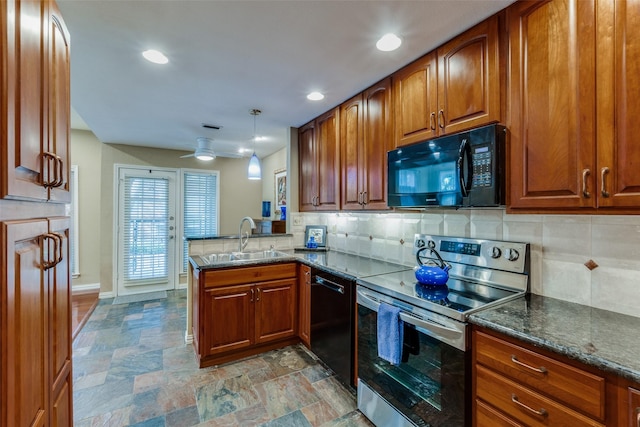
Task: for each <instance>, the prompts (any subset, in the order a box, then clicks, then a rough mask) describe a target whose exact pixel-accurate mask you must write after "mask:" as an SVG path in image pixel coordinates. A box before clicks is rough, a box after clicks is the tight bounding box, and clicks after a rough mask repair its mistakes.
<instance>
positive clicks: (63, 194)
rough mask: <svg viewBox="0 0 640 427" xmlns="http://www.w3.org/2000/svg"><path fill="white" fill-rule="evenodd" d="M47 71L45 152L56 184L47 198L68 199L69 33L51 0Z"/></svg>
mask: <svg viewBox="0 0 640 427" xmlns="http://www.w3.org/2000/svg"><path fill="white" fill-rule="evenodd" d="M48 23H49V34H48V37H49V67H48V70H49V73H48V93H49V96H48V102H49V104H48V114H47V117H48V143H49V144H48V146H49V148H48V151H49V152H51V153H54V154H55V156H56V158H57V159H58V160H57V161H56V162H55V166H54V167H55V168H56V169H55V171H56V172H55V173H54V177H55V178H57V184H56V186H53V187H50V189H49V199H50V200H52V201H58V202H69V201H71V193H70V192H69V171H70V164H69V139H70V136H69V132H70V125H71V118H70V116H71V114H70V109H71V101H70V90H71V89H70V83H69V79H70V65H71V64H70V57H69V32H68V31H67V28H66V26H65V24H64V21H63V20H62V15H61V14H60V11H59V10H58V7H57V6H56V4H55V2H51V3H50V13H49V20H48ZM49 173H50V172H49Z"/></svg>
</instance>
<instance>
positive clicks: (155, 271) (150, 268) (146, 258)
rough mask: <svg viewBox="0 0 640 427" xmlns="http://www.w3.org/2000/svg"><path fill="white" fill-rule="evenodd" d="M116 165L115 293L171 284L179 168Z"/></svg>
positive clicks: (173, 279)
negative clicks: (176, 169)
mask: <svg viewBox="0 0 640 427" xmlns="http://www.w3.org/2000/svg"><path fill="white" fill-rule="evenodd" d="M116 168H117V174H118V186H117V188H118V190H117V192H118V195H117V201H118V209H117V218H116V231H115V234H116V242H117V243H116V244H117V248H116V251H117V257H116V260H117V261H116V262H117V266H116V270H117V274H116V281H117V286H116V292H117V295H118V296H124V295H133V294H140V293H146V292H153V291H163V290H170V289H175V287H176V282H177V278H176V261H175V260H176V253H177V252H176V251H177V245H176V241H177V239H176V238H175V236H176V207H175V206H176V203H175V202H176V188H177V172H176V171H175V170H166V169H159V168H156V169H149V168H146V169H142V168H136V167H123V166H117V167H116Z"/></svg>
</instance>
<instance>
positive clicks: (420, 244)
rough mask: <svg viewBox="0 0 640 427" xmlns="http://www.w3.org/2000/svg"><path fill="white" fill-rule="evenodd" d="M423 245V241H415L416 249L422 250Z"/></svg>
mask: <svg viewBox="0 0 640 427" xmlns="http://www.w3.org/2000/svg"><path fill="white" fill-rule="evenodd" d="M424 245H425V243H424V240H422V239H417V240H416V248H424Z"/></svg>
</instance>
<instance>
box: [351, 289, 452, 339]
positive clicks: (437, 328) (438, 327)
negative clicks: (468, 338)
mask: <svg viewBox="0 0 640 427" xmlns="http://www.w3.org/2000/svg"><path fill="white" fill-rule="evenodd" d="M358 304H360V305H362V306H364V307H367V308H368V309H370V310H373V311H375V312H376V313H377V312H378V308H379V307H380V303H379V302H378V301H375V300H374V299H372V298H371V297H370V296H369V295H367V294H366V293H364V292H362V291H358ZM400 320H402V321H403V322H406V323H409V324H410V325H413V326H415V327H417V328H422V329H424V330H426V331H429V332H430V334H431V335H436V336H441V337H447V338H453V339H456V338H459V337H461V336H462V334H463V332H462V331H460V330H458V329H454V328H449V327H447V326H445V325H442V324H440V323H436V322H434V321H433V320H429V319H423V318H420V317H416V316H414V315H412V314H410V313H408V312H406V311H400Z"/></svg>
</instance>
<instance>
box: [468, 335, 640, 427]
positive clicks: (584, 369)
mask: <svg viewBox="0 0 640 427" xmlns="http://www.w3.org/2000/svg"><path fill="white" fill-rule="evenodd" d="M472 340H473V344H472V369H473V380H472V382H473V396H472V402H473V425H474V426H475V427H488V426H491V427H495V426H531V427H533V426H611V427H640V385H639V384H637V383H634V382H632V381H630V380H627V379H624V378H621V377H619V376H616V375H614V374H612V373H609V372H603V371H600V370H599V369H597V368H594V367H592V366H587V365H584V364H582V363H580V362H577V361H575V360H571V359H569V358H567V357H565V356H562V355H559V354H555V353H552V352H550V351H547V350H543V349H540V348H536V347H533V346H532V345H529V344H527V343H524V342H521V341H519V340H517V339H514V338H511V337H507V336H505V335H503V334H500V333H497V332H495V331H490V330H487V329H485V328H481V327H478V326H474V327H473V335H472Z"/></svg>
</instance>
